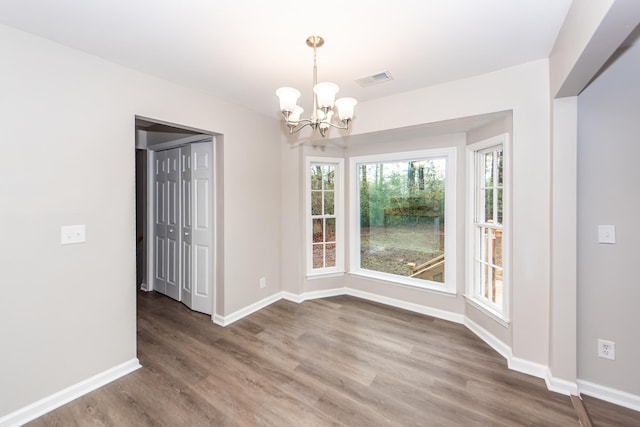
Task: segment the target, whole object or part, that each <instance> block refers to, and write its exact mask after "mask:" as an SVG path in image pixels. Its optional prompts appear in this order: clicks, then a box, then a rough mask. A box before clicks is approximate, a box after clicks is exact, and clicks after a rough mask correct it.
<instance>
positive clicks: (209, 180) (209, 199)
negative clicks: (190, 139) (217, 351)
mask: <svg viewBox="0 0 640 427" xmlns="http://www.w3.org/2000/svg"><path fill="white" fill-rule="evenodd" d="M213 164H214V161H213V145H212V144H211V142H198V143H193V144H191V186H192V196H191V197H192V206H193V223H192V231H191V237H192V245H191V249H192V253H193V276H192V277H193V284H192V290H193V291H192V301H191V302H192V305H191V308H192V310H196V311H200V312H202V313H207V314H211V313H212V312H213V257H214V254H213V237H214V236H213Z"/></svg>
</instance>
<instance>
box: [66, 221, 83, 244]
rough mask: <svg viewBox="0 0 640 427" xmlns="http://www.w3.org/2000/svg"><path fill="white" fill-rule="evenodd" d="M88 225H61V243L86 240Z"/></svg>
mask: <svg viewBox="0 0 640 427" xmlns="http://www.w3.org/2000/svg"><path fill="white" fill-rule="evenodd" d="M85 230H86V227H85V225H84V224H82V225H63V226H62V227H60V243H61V244H63V245H71V244H73V243H82V242H86V240H87V239H86V231H85Z"/></svg>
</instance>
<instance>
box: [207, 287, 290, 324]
mask: <svg viewBox="0 0 640 427" xmlns="http://www.w3.org/2000/svg"><path fill="white" fill-rule="evenodd" d="M281 299H282V292H277V293H275V294H273V295H271V296H268V297H266V298H264V299H262V300H260V301H258V302H254V303H253V304H251V305H248V306H246V307H244V308H241V309H240V310H237V311H234V312H233V313H231V314H229V315H228V316H220V315H218V314H216V315H214V316H213V323H215V324H216V325H220V326H229V325H230V324H232V323H233V322H237V321H238V320H240V319H242V318H243V317H246V316H248V315H250V314H251V313H255V312H256V311H258V310H262V309H263V308H265V307H266V306H268V305H271V304H273V303H274V302H276V301H279V300H281Z"/></svg>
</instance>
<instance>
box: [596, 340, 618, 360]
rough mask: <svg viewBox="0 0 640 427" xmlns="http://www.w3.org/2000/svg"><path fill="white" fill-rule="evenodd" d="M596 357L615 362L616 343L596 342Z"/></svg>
mask: <svg viewBox="0 0 640 427" xmlns="http://www.w3.org/2000/svg"><path fill="white" fill-rule="evenodd" d="M598 357H602V358H604V359H609V360H616V343H614V342H613V341H606V340H598Z"/></svg>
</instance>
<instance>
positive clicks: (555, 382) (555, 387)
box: [544, 369, 580, 396]
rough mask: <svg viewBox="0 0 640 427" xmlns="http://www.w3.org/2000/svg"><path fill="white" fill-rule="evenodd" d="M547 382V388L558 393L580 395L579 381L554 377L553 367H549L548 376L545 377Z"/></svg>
mask: <svg viewBox="0 0 640 427" xmlns="http://www.w3.org/2000/svg"><path fill="white" fill-rule="evenodd" d="M544 382H545V383H547V388H548V389H549V390H551V391H555V392H556V393H560V394H565V395H567V396H569V395H573V396H578V395H579V394H580V393H579V392H578V383H577V382H575V381H568V380H563V379H562V378H558V377H554V376H553V374H552V372H551V369H547V376H546V377H545V379H544Z"/></svg>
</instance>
